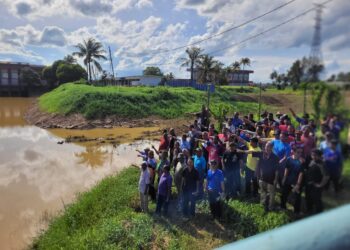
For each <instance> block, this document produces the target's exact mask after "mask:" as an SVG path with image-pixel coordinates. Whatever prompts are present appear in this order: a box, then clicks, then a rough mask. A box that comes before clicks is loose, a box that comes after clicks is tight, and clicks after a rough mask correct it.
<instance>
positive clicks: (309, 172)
mask: <svg viewBox="0 0 350 250" xmlns="http://www.w3.org/2000/svg"><path fill="white" fill-rule="evenodd" d="M311 158H312V161H311V162H310V164H309V166H308V167H307V169H306V171H305V184H306V186H305V199H306V207H307V211H308V213H309V214H314V213H320V212H322V211H323V203H322V188H323V187H324V186H325V185H326V184H327V182H328V180H329V173H328V171H327V169H326V168H325V167H324V163H323V161H322V151H321V150H319V149H314V150H313V151H312V153H311Z"/></svg>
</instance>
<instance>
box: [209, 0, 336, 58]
mask: <svg viewBox="0 0 350 250" xmlns="http://www.w3.org/2000/svg"><path fill="white" fill-rule="evenodd" d="M332 1H334V0H328V1H325V2H323V3H321V5H325V4H328V3H330V2H332ZM315 9H316V7H313V8H310V9H308V10H306V11H304V12H302V13H300V14H299V15H297V16H295V17H292V18H290V19H288V20H286V21H284V22H282V23H280V24H278V25H275V26H273V27H271V28H269V29H266V30H264V31H262V32H260V33H258V34H255V35H253V36H251V37H248V38H246V39H243V40H242V41H239V42H237V43H234V44H231V45H229V46H226V47H224V48H221V49H218V50H214V51H211V52H209V53H207V54H209V55H212V54H215V53H217V52H220V51H224V50H227V49H229V48H232V47H235V46H238V45H240V44H242V43H245V42H247V41H249V40H252V39H254V38H257V37H259V36H261V35H264V34H265V33H267V32H270V31H272V30H275V29H277V28H279V27H281V26H283V25H285V24H288V23H290V22H292V21H294V20H296V19H298V18H300V17H302V16H305V15H306V14H308V13H310V12H311V11H314V10H315Z"/></svg>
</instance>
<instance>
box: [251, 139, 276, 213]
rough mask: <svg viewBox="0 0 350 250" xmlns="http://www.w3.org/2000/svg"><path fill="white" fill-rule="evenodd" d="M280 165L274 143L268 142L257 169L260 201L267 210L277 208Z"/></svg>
mask: <svg viewBox="0 0 350 250" xmlns="http://www.w3.org/2000/svg"><path fill="white" fill-rule="evenodd" d="M278 166H279V160H278V157H277V156H276V155H275V154H274V153H273V152H272V143H271V142H268V143H267V144H266V146H265V151H264V152H263V154H262V156H261V157H260V160H259V162H258V166H257V170H256V174H257V177H258V179H259V186H260V202H261V204H262V205H263V206H264V207H265V211H268V210H270V211H271V210H273V209H274V208H275V192H276V184H277V179H278Z"/></svg>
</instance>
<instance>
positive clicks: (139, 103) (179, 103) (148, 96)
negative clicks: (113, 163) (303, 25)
mask: <svg viewBox="0 0 350 250" xmlns="http://www.w3.org/2000/svg"><path fill="white" fill-rule="evenodd" d="M243 90H244V92H248V93H249V92H255V91H257V89H256V88H244V89H243ZM239 91H240V89H239V88H235V87H221V88H217V90H216V92H215V93H214V94H212V95H211V97H210V100H211V106H210V108H211V109H212V110H213V111H214V112H215V111H217V110H218V108H219V106H220V105H224V106H225V107H229V108H230V111H231V112H233V110H240V111H241V112H244V113H245V112H255V113H256V112H257V110H258V103H256V102H254V103H253V102H239V101H233V100H232V96H233V95H234V94H235V93H238V92H239ZM206 102H207V93H206V92H203V91H199V90H194V89H192V88H170V87H120V86H119V87H115V86H107V87H96V86H90V85H86V84H74V83H67V84H64V85H61V86H59V87H58V88H56V89H54V90H53V91H51V92H49V93H46V94H44V95H43V96H41V97H40V98H39V105H40V108H41V109H42V110H44V111H46V112H50V113H59V114H64V115H68V114H73V113H81V114H83V115H84V116H85V117H86V118H88V119H92V118H101V117H104V116H107V115H117V116H119V117H125V118H144V117H148V116H152V115H155V116H159V117H161V118H177V117H182V116H184V115H185V114H186V113H191V112H198V111H199V110H200V109H201V106H202V104H206ZM264 107H265V106H264Z"/></svg>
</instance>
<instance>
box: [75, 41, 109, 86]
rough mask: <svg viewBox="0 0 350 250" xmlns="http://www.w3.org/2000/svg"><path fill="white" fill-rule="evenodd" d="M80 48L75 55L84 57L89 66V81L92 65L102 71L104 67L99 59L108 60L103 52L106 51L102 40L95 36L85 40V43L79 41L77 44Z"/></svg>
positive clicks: (86, 64)
mask: <svg viewBox="0 0 350 250" xmlns="http://www.w3.org/2000/svg"><path fill="white" fill-rule="evenodd" d="M75 47H76V48H78V50H79V51H78V52H74V53H73V55H76V56H78V57H82V58H84V64H85V66H86V67H87V71H88V75H89V81H90V82H91V79H92V65H93V66H95V68H96V69H97V70H98V71H99V72H101V71H102V67H101V65H100V63H99V62H98V60H100V59H103V60H107V57H105V56H104V55H103V54H104V53H105V52H106V51H105V50H104V49H103V46H102V44H101V43H100V42H97V41H96V40H95V39H94V38H89V39H88V40H87V41H85V40H84V42H83V43H79V44H78V45H76V46H75Z"/></svg>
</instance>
